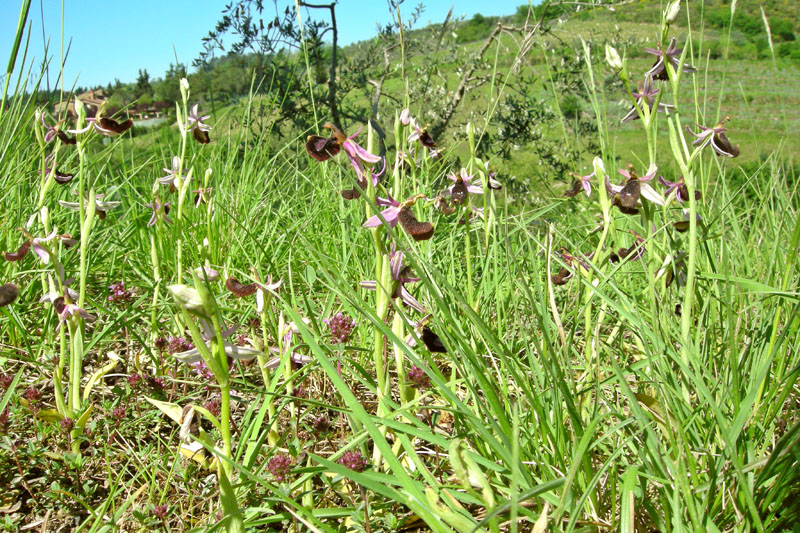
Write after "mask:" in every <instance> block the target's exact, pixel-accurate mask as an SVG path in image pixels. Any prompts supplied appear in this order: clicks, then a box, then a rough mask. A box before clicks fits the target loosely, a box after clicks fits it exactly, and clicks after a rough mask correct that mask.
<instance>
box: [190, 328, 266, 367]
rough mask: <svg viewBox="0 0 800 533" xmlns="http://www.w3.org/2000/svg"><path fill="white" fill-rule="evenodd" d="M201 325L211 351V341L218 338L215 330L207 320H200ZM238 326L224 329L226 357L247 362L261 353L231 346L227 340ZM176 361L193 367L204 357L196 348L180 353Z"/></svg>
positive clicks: (251, 349)
mask: <svg viewBox="0 0 800 533" xmlns="http://www.w3.org/2000/svg"><path fill="white" fill-rule="evenodd" d="M200 325H201V326H202V327H203V331H204V333H203V340H204V341H205V343H206V348H208V350H209V351H210V350H211V339H214V338H216V333H215V332H214V328H213V327H212V326H211V324H210V323H209V322H208V320H206V319H205V318H201V319H200ZM236 329H237V326H232V327H230V328H224V326H223V329H222V339H223V342H224V344H225V355H227V356H228V357H231V358H233V359H237V360H243V361H247V360H250V359H252V358H254V357H255V356H257V355H258V354H260V353H261V352H260V351H259V350H254V349H253V348H247V347H245V346H236V345H235V344H231V343H230V342H227V341H226V340H225V339H227V338H228V337H230V336H231V335H233V334H234V333H235V332H236ZM175 359H177V360H178V361H181V362H183V363H187V364H189V365H193V364H195V363H198V362H200V361H202V360H203V356H202V355H201V352H200V350H199V349H198V348H197V347H195V348H192V349H191V350H186V351H185V352H178V353H176V354H175Z"/></svg>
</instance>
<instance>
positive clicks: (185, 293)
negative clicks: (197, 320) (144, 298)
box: [167, 284, 206, 315]
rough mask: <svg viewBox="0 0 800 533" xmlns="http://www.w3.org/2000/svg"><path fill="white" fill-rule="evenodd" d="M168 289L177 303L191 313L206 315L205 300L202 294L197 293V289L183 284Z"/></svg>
mask: <svg viewBox="0 0 800 533" xmlns="http://www.w3.org/2000/svg"><path fill="white" fill-rule="evenodd" d="M167 289H168V290H169V292H170V293H171V294H172V297H173V298H174V299H175V303H177V304H178V305H180V306H181V307H183V308H184V309H186V310H187V311H189V312H190V313H196V314H200V315H205V314H206V312H205V308H204V307H203V299H202V298H200V293H199V292H197V289H193V288H192V287H189V286H188V285H183V284H176V285H170V286H169V287H167Z"/></svg>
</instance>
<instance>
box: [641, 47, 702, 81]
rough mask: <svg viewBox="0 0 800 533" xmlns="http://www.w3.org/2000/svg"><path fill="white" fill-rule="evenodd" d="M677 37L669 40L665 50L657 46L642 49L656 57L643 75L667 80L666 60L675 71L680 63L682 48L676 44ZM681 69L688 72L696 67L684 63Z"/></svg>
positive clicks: (694, 70) (691, 71)
mask: <svg viewBox="0 0 800 533" xmlns="http://www.w3.org/2000/svg"><path fill="white" fill-rule="evenodd" d="M676 42H677V39H676V38H675V37H673V38H672V40H671V41H670V42H669V46H668V47H667V49H666V50H663V51H662V50H660V49H657V48H645V49H644V51H645V52H647V53H648V54H653V55H654V56H656V57H657V58H658V59H657V60H656V62H655V64H654V65H653V67H652V68H651V69H650V70H648V71H647V72H646V73H645V76H650V77H652V78H653V79H654V80H667V79H669V77H668V76H667V62H669V63H670V64H671V65H672V66H673V67H674V68H675V70H676V71H677V70H678V67H680V64H681V52H683V49H682V48H678V47H677V46H676ZM659 48H661V44H660V43H659ZM683 71H684V72H689V73H692V74H693V73H695V72H697V69H696V68H694V67H693V66H691V65H688V64H685V63H684V65H683Z"/></svg>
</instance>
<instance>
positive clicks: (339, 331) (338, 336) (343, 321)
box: [323, 312, 356, 344]
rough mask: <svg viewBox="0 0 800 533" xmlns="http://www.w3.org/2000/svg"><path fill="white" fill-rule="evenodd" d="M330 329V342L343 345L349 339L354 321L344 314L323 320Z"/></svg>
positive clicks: (354, 324)
mask: <svg viewBox="0 0 800 533" xmlns="http://www.w3.org/2000/svg"><path fill="white" fill-rule="evenodd" d="M323 322H325V323H326V324H327V325H328V327H329V328H331V340H332V341H333V342H334V343H339V344H344V343H346V342H347V341H348V340H349V339H350V335H351V334H352V333H353V328H355V327H356V321H355V320H353V319H352V318H350V317H349V316H347V315H345V314H344V313H341V312H340V313H336V314H335V315H333V316H332V317H331V318H326V319H324V320H323Z"/></svg>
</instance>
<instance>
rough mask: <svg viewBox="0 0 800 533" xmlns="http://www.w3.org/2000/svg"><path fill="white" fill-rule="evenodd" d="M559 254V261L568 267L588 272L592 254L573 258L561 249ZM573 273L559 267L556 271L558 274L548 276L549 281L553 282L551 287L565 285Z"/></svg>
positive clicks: (565, 250) (564, 249)
mask: <svg viewBox="0 0 800 533" xmlns="http://www.w3.org/2000/svg"><path fill="white" fill-rule="evenodd" d="M559 254H560V255H561V259H562V260H563V261H564V262H565V263H566V264H567V265H569V266H570V267H572V268H578V267H581V268H583V269H584V270H590V269H591V264H590V263H589V260H590V259H591V258H592V256H594V252H592V253H591V254H589V255H588V256H587V255H580V256H574V255H572V254H571V253H569V252H568V251H567V249H566V248H561V250H560V252H559ZM572 276H573V272H572V271H570V270H568V269H567V268H566V267H561V268H559V269H558V272H557V273H555V274H553V275H551V276H550V280H551V281H552V282H553V285H566V284H567V282H568V281H569V280H570V279H572Z"/></svg>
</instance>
